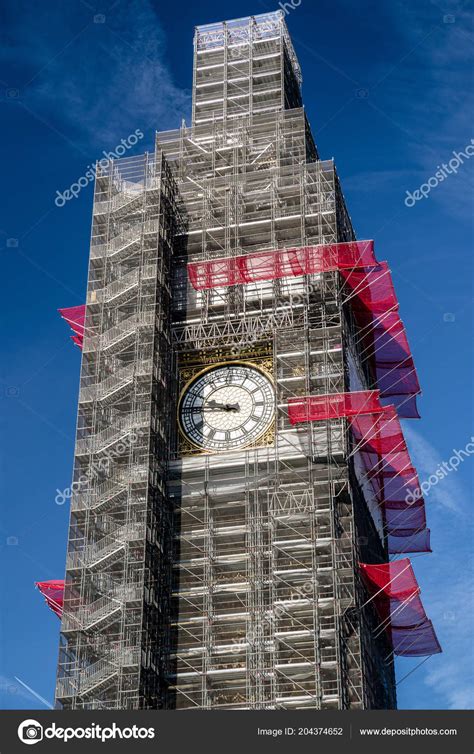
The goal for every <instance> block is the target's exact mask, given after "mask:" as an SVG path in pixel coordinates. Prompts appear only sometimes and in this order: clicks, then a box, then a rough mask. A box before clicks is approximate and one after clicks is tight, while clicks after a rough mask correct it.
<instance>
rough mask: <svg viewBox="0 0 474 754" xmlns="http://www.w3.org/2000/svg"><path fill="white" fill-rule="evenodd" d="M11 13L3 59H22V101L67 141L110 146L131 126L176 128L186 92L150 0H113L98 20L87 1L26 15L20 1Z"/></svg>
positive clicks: (184, 111) (47, 7) (187, 102)
mask: <svg viewBox="0 0 474 754" xmlns="http://www.w3.org/2000/svg"><path fill="white" fill-rule="evenodd" d="M53 5H54V0H53ZM58 10H59V8H58ZM11 12H12V14H14V15H12V18H10V19H8V20H9V26H10V30H11V31H10V34H11V36H10V37H9V39H7V43H6V45H5V48H4V52H3V59H4V60H5V59H7V60H8V61H9V62H11V61H12V60H16V61H18V60H20V59H23V60H25V61H28V65H27V68H25V69H24V70H23V71H18V86H19V89H20V98H21V101H23V102H24V104H25V106H26V107H28V108H31V110H32V111H33V112H34V113H35V114H38V116H40V117H41V118H43V119H44V120H45V121H46V122H47V123H48V124H50V125H51V127H53V128H57V129H58V130H59V131H61V132H62V133H66V135H67V136H68V137H69V138H70V139H71V141H72V142H75V143H77V142H85V143H86V144H94V145H97V146H100V147H101V148H102V146H103V147H113V146H114V145H115V144H116V143H118V142H120V139H121V138H125V137H126V136H127V135H128V134H129V133H132V132H133V131H134V130H135V129H136V128H141V129H142V130H143V131H144V132H148V133H150V134H152V133H153V130H154V129H155V128H156V129H158V130H160V129H163V128H165V129H166V128H176V127H178V126H179V125H180V122H181V118H182V117H183V116H185V115H186V114H187V112H188V110H189V105H190V95H189V92H188V91H183V90H181V89H180V88H179V87H177V86H176V85H175V83H174V82H173V78H172V75H171V73H170V71H169V69H168V67H167V64H166V63H165V59H166V40H165V36H164V33H163V30H162V28H161V26H160V21H159V18H158V17H157V14H156V11H155V10H154V7H153V5H152V3H151V2H149V0H132V2H128V3H114V4H113V5H112V7H111V8H110V10H109V11H103V14H104V16H102V15H100V14H99V22H97V15H96V16H95V19H96V22H95V21H94V11H93V9H92V7H91V6H89V5H88V4H86V3H84V4H78V5H74V6H69V10H68V12H65V8H64V4H62V3H61V12H58V13H55V12H54V9H53V10H51V4H48V5H45V6H43V7H42V6H38V8H37V9H35V13H34V14H32V13H31V5H30V4H29V3H28V2H25V0H21V1H20V2H19V3H18V4H17V5H16V6H15V8H14V10H13V11H11ZM20 26H21V33H20V30H19V27H20ZM18 39H19V40H21V42H18V41H16V40H18ZM58 39H59V40H61V42H62V44H61V43H59V44H58ZM13 40H15V42H14V41H13ZM23 52H24V55H23ZM20 77H21V78H20Z"/></svg>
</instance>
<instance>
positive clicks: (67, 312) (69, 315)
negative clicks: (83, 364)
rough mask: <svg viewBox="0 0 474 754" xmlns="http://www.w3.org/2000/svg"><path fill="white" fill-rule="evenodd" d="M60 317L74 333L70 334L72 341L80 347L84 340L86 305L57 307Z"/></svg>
mask: <svg viewBox="0 0 474 754" xmlns="http://www.w3.org/2000/svg"><path fill="white" fill-rule="evenodd" d="M58 312H59V313H60V315H61V317H62V318H63V319H65V320H66V322H67V323H68V324H69V326H70V328H71V330H73V332H75V333H76V334H75V335H71V339H72V340H73V342H74V343H75V344H76V345H77V346H79V348H81V349H82V345H83V342H84V323H85V319H86V306H85V304H82V305H81V306H70V307H69V308H68V309H58Z"/></svg>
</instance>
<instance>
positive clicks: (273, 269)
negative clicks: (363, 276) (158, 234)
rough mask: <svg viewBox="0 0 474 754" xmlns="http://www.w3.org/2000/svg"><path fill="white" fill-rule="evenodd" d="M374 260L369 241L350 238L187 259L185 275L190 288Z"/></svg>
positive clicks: (366, 264)
mask: <svg viewBox="0 0 474 754" xmlns="http://www.w3.org/2000/svg"><path fill="white" fill-rule="evenodd" d="M376 264H377V261H376V259H375V256H374V242H373V241H351V242H349V243H335V244H321V245H319V246H301V247H297V248H292V249H277V250H274V251H259V252H256V253H253V254H246V255H244V256H238V257H233V258H228V257H223V258H221V259H211V260H209V261H203V262H190V263H189V264H188V275H189V280H190V281H191V285H192V286H193V288H195V289H196V290H197V291H202V290H205V289H207V288H223V287H226V286H229V285H239V284H242V283H257V282H259V281H265V280H276V279H277V278H283V277H296V276H299V275H310V274H314V273H320V272H330V271H332V270H342V269H353V268H355V267H370V266H371V265H376Z"/></svg>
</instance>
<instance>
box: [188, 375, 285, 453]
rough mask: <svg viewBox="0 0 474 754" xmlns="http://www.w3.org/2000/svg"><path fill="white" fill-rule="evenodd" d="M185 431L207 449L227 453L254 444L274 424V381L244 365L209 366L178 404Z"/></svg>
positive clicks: (190, 384) (197, 444)
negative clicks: (226, 451)
mask: <svg viewBox="0 0 474 754" xmlns="http://www.w3.org/2000/svg"><path fill="white" fill-rule="evenodd" d="M178 410H179V421H180V426H181V430H182V432H183V433H184V434H185V436H186V437H187V438H188V440H190V441H191V442H192V443H193V444H194V445H196V446H198V447H200V448H203V449H204V450H214V451H225V450H234V449H236V448H243V447H245V446H246V445H250V444H252V443H254V442H255V441H256V440H257V439H258V438H259V437H260V435H262V434H263V433H264V432H265V431H266V430H267V429H268V428H269V427H270V425H271V423H272V421H273V418H274V415H275V393H274V389H273V385H272V382H271V380H270V379H269V378H268V377H267V376H266V375H265V374H264V373H263V372H261V371H260V369H257V368H256V367H254V366H248V365H246V364H244V363H239V362H229V363H228V364H224V365H219V366H215V367H210V368H209V369H206V371H204V372H201V373H200V374H199V375H197V376H196V377H195V378H194V380H192V381H191V382H190V383H189V384H188V385H187V386H186V388H185V389H184V391H183V395H182V397H181V400H180V404H179V409H178Z"/></svg>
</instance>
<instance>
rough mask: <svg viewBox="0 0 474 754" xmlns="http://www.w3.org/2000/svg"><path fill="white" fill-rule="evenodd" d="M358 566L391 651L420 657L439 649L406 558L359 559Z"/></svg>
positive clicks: (434, 652)
mask: <svg viewBox="0 0 474 754" xmlns="http://www.w3.org/2000/svg"><path fill="white" fill-rule="evenodd" d="M360 569H361V574H362V578H363V580H364V582H365V584H366V586H367V589H368V592H369V594H370V596H371V600H373V602H374V605H375V608H376V610H377V612H378V614H379V616H380V620H381V624H380V627H381V628H384V629H385V630H386V631H387V632H388V633H389V635H390V636H391V640H392V645H393V652H394V654H396V655H404V656H407V657H424V656H426V655H433V654H437V653H438V652H441V651H442V650H441V647H440V645H439V642H438V639H437V636H436V633H435V631H434V628H433V624H432V623H431V621H430V620H429V619H428V617H427V615H426V612H425V609H424V607H423V604H422V602H421V599H420V596H419V595H420V588H419V586H418V583H417V580H416V578H415V574H414V573H413V568H412V565H411V563H410V560H409V559H408V558H402V559H401V560H395V561H393V562H391V563H377V564H370V565H369V564H367V563H360Z"/></svg>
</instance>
